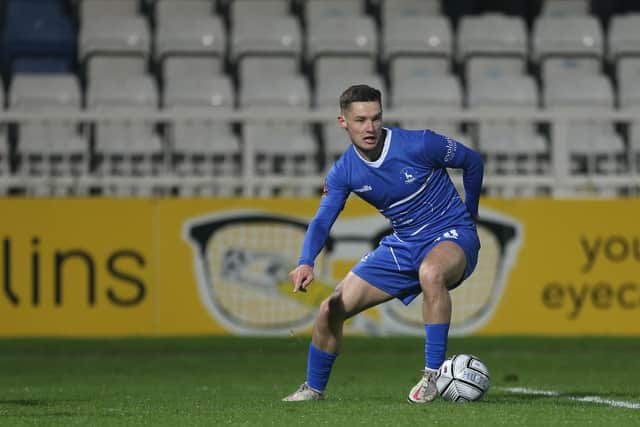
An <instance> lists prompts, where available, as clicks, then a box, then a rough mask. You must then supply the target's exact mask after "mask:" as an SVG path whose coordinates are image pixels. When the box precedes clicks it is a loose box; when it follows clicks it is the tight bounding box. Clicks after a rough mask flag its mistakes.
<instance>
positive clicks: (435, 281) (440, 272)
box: [419, 264, 447, 291]
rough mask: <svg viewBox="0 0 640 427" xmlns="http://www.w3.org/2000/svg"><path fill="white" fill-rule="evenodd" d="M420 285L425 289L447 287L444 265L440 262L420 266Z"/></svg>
mask: <svg viewBox="0 0 640 427" xmlns="http://www.w3.org/2000/svg"><path fill="white" fill-rule="evenodd" d="M419 276H420V285H421V286H422V289H423V290H424V291H428V290H429V289H434V288H435V289H438V288H442V287H444V288H446V287H447V286H446V285H447V283H446V280H445V278H446V275H445V271H444V269H443V268H442V266H440V265H438V264H423V265H421V266H420V272H419Z"/></svg>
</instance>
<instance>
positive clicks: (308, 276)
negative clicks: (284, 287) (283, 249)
mask: <svg viewBox="0 0 640 427" xmlns="http://www.w3.org/2000/svg"><path fill="white" fill-rule="evenodd" d="M289 278H290V279H291V281H292V282H293V293H294V294H295V293H296V292H298V291H300V292H307V286H309V284H310V283H311V282H312V281H313V278H314V275H313V267H311V266H310V265H306V264H302V265H299V266H297V267H296V268H294V269H293V270H291V271H290V272H289Z"/></svg>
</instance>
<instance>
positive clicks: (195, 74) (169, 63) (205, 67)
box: [161, 56, 224, 81]
mask: <svg viewBox="0 0 640 427" xmlns="http://www.w3.org/2000/svg"><path fill="white" fill-rule="evenodd" d="M223 67H224V62H223V61H222V58H218V57H201V56H197V57H195V56H170V57H168V58H167V59H165V60H164V62H163V63H162V70H161V77H162V80H163V81H167V80H171V79H175V78H182V79H197V78H200V77H211V76H214V75H221V74H223V70H224V68H223Z"/></svg>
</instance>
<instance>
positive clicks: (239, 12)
mask: <svg viewBox="0 0 640 427" xmlns="http://www.w3.org/2000/svg"><path fill="white" fill-rule="evenodd" d="M288 15H289V2H288V0H231V3H230V4H229V22H230V25H231V27H232V28H233V26H235V25H236V24H237V23H238V22H240V21H243V20H245V19H248V20H250V21H252V22H254V23H255V22H258V21H256V20H255V19H256V18H265V17H280V18H284V17H286V16H288Z"/></svg>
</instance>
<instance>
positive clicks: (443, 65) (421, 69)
mask: <svg viewBox="0 0 640 427" xmlns="http://www.w3.org/2000/svg"><path fill="white" fill-rule="evenodd" d="M450 72H451V61H450V60H449V59H447V58H435V57H412V56H402V57H398V58H396V59H394V60H393V61H391V64H389V79H390V80H391V81H399V80H402V79H407V78H412V77H431V76H443V75H448V74H449V73H450Z"/></svg>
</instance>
